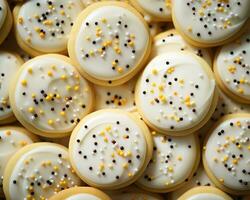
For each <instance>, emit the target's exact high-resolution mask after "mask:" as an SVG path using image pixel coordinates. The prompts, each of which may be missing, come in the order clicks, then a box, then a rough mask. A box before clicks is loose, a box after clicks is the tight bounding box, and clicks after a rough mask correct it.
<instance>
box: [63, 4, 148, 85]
mask: <svg viewBox="0 0 250 200" xmlns="http://www.w3.org/2000/svg"><path fill="white" fill-rule="evenodd" d="M150 50H151V36H150V33H149V29H148V25H147V24H146V22H145V21H144V20H143V18H142V16H141V15H140V14H139V13H138V12H137V11H136V10H135V9H134V8H132V7H131V6H130V5H128V4H126V3H122V2H101V3H96V4H93V5H91V6H89V7H87V8H86V9H85V10H84V11H83V12H82V13H81V14H80V16H79V17H78V18H77V20H76V23H75V25H74V26H73V29H72V32H71V34H70V38H69V43H68V51H69V55H70V58H71V59H72V60H73V62H74V63H75V65H76V66H77V67H78V70H79V71H80V73H81V74H82V75H83V76H84V77H86V78H87V79H88V80H90V81H91V82H93V83H95V84H98V85H104V86H115V85H121V84H123V83H125V82H126V81H128V80H129V79H131V78H132V77H133V76H134V75H136V73H137V72H139V71H140V69H141V68H142V67H143V66H144V64H145V63H146V62H147V58H148V56H149V53H150Z"/></svg>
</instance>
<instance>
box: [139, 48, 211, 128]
mask: <svg viewBox="0 0 250 200" xmlns="http://www.w3.org/2000/svg"><path fill="white" fill-rule="evenodd" d="M207 70H210V69H209V68H208V67H206V69H205V67H204V66H202V64H201V63H200V62H199V60H197V58H196V57H194V56H193V55H191V54H187V53H182V52H168V53H166V54H161V55H159V56H157V57H155V58H154V59H153V60H151V62H150V63H149V64H148V65H147V67H146V68H145V70H144V72H143V74H142V76H141V79H140V80H139V82H138V85H137V90H136V96H137V99H136V101H138V102H136V103H137V105H138V106H139V108H140V110H139V111H140V112H142V114H143V116H144V117H145V118H146V119H147V120H148V121H149V122H150V123H151V124H152V125H154V126H155V127H157V128H159V129H161V130H165V131H180V130H187V129H190V128H192V127H194V126H195V125H197V124H198V123H199V122H200V121H201V120H202V119H203V118H204V117H205V115H206V114H207V112H208V110H209V108H210V106H211V103H212V100H213V95H214V91H215V81H214V79H213V78H211V77H209V75H208V71H207Z"/></svg>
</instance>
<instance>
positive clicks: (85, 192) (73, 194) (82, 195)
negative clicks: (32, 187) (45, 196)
mask: <svg viewBox="0 0 250 200" xmlns="http://www.w3.org/2000/svg"><path fill="white" fill-rule="evenodd" d="M49 200H111V198H110V197H109V196H108V195H106V194H105V193H104V192H102V191H101V190H98V189H96V188H92V187H73V188H69V189H67V190H63V191H61V192H59V193H58V194H56V195H54V196H52V197H51V198H50V199H49Z"/></svg>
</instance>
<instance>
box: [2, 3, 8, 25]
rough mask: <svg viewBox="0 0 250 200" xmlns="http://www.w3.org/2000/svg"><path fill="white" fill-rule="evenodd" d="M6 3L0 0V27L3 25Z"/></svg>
mask: <svg viewBox="0 0 250 200" xmlns="http://www.w3.org/2000/svg"><path fill="white" fill-rule="evenodd" d="M7 12H8V10H7V4H6V1H5V0H0V28H1V27H2V26H3V24H4V21H5V19H6V16H7Z"/></svg>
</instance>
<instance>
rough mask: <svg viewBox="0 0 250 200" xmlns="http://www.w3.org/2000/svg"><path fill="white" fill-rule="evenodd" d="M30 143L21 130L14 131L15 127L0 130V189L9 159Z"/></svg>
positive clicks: (30, 140) (29, 139)
mask: <svg viewBox="0 0 250 200" xmlns="http://www.w3.org/2000/svg"><path fill="white" fill-rule="evenodd" d="M31 143H33V141H32V139H31V138H30V137H29V136H28V135H27V134H26V133H25V132H24V131H22V129H15V127H1V128H0V188H1V187H2V181H3V173H4V170H5V167H6V165H7V162H8V161H9V159H10V157H11V156H12V155H13V154H14V153H16V152H17V151H18V150H19V149H21V148H22V147H24V146H25V145H27V144H31ZM0 191H1V189H0Z"/></svg>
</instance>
